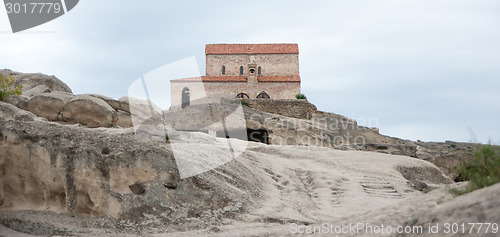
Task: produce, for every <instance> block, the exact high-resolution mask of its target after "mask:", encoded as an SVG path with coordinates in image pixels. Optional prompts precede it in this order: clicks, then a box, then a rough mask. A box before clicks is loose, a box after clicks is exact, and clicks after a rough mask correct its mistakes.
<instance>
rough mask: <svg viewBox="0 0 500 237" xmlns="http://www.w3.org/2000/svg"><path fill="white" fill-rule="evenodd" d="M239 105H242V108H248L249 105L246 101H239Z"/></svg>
mask: <svg viewBox="0 0 500 237" xmlns="http://www.w3.org/2000/svg"><path fill="white" fill-rule="evenodd" d="M240 104H241V105H243V106H247V107H250V104H249V103H248V101H246V100H240Z"/></svg>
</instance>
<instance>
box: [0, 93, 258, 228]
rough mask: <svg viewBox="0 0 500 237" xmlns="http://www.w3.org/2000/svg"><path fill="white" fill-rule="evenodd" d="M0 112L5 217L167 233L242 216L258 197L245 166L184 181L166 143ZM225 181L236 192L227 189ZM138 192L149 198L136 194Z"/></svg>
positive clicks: (7, 108)
mask: <svg viewBox="0 0 500 237" xmlns="http://www.w3.org/2000/svg"><path fill="white" fill-rule="evenodd" d="M0 111H1V112H2V113H1V116H0V118H1V120H0V151H1V152H0V170H1V172H2V173H1V177H2V179H1V180H0V201H1V204H0V209H2V210H6V209H7V210H10V209H13V210H14V209H15V210H17V209H24V210H39V209H43V210H51V211H54V212H57V213H73V214H76V215H77V216H81V215H83V216H108V217H110V218H119V219H116V220H124V221H126V222H123V223H121V224H120V223H116V224H117V225H123V228H126V226H127V225H132V226H135V224H137V226H147V225H159V226H163V225H168V224H169V223H180V222H188V221H191V219H190V218H200V219H199V220H200V221H201V220H202V219H203V220H205V221H207V222H206V223H208V220H210V219H212V218H216V219H217V218H222V217H227V216H231V215H234V213H237V212H239V211H240V209H241V207H242V203H244V202H246V201H248V199H249V198H250V196H252V195H256V194H257V192H258V187H257V186H258V185H257V184H258V181H255V180H252V178H249V177H248V174H249V173H248V172H247V171H245V169H247V168H246V165H244V164H240V163H238V162H234V163H232V164H228V165H227V166H226V167H225V168H224V169H227V170H226V171H223V172H222V173H220V172H221V171H222V170H219V171H217V172H208V173H205V174H204V175H201V176H198V177H195V178H188V179H184V180H180V178H179V173H178V171H177V169H176V163H175V160H174V157H173V154H172V150H171V148H170V147H169V145H168V143H165V141H163V142H161V143H151V142H149V141H147V142H142V141H140V140H136V139H135V138H134V137H129V136H122V135H112V134H110V133H105V132H103V131H102V130H95V129H88V128H82V127H78V126H68V125H60V124H57V123H52V122H45V121H39V120H37V119H36V118H37V117H36V116H35V115H34V114H31V113H29V112H25V111H22V110H20V109H18V108H16V107H15V106H13V105H10V104H6V103H0ZM214 149H216V148H214ZM226 178H230V179H231V180H233V182H234V186H233V185H232V186H226V185H224V183H225V182H227V181H225V179H226ZM249 182H252V184H250V183H249ZM136 187H141V188H142V189H144V190H142V191H141V192H139V193H137V192H136V193H134V190H136V191H137V188H136ZM244 187H251V188H252V191H251V192H249V191H250V189H247V188H244ZM0 219H2V218H0ZM0 222H1V220H0ZM4 223H5V222H4ZM134 228H135V227H134Z"/></svg>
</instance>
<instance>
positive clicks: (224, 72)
mask: <svg viewBox="0 0 500 237" xmlns="http://www.w3.org/2000/svg"><path fill="white" fill-rule="evenodd" d="M225 74H226V66H222V75H225Z"/></svg>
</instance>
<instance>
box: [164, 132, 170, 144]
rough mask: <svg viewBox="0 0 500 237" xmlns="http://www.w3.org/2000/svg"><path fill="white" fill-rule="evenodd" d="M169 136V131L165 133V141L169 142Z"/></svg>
mask: <svg viewBox="0 0 500 237" xmlns="http://www.w3.org/2000/svg"><path fill="white" fill-rule="evenodd" d="M169 139H170V138H169V137H168V133H165V141H166V142H168V141H169Z"/></svg>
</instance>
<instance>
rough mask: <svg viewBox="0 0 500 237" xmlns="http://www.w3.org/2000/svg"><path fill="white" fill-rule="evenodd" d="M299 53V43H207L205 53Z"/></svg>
mask: <svg viewBox="0 0 500 237" xmlns="http://www.w3.org/2000/svg"><path fill="white" fill-rule="evenodd" d="M288 53H291V54H298V53H299V45H298V44H207V45H206V46H205V54H288Z"/></svg>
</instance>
